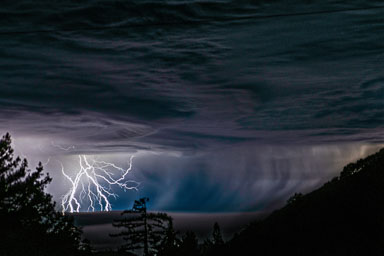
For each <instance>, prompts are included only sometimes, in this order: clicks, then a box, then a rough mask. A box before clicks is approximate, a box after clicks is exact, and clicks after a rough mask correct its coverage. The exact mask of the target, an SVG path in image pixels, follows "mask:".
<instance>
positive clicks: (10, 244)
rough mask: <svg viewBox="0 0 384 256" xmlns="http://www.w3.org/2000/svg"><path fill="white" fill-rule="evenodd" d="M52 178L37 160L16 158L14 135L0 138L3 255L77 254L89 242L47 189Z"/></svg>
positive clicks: (1, 252) (0, 247)
mask: <svg viewBox="0 0 384 256" xmlns="http://www.w3.org/2000/svg"><path fill="white" fill-rule="evenodd" d="M50 182H51V178H50V177H49V175H48V174H47V175H44V174H43V166H42V164H41V163H39V164H38V166H37V168H36V170H35V171H32V170H30V169H28V162H27V160H26V159H24V160H21V159H20V158H19V157H17V158H14V156H13V149H12V147H11V136H10V134H9V133H7V134H5V135H4V136H3V137H2V139H1V140H0V227H1V232H0V241H1V244H0V255H3V256H7V255H12V256H14V255H39V256H44V255H78V254H81V250H79V249H81V248H83V249H84V250H86V248H87V247H86V246H83V244H82V243H81V241H80V235H81V232H80V230H79V229H78V228H76V227H75V226H74V225H73V221H72V219H70V218H69V217H67V216H64V215H62V214H61V213H59V212H57V211H56V210H55V203H54V202H53V201H52V196H51V195H49V194H47V193H45V192H44V189H45V187H46V186H47V185H48V184H49V183H50Z"/></svg>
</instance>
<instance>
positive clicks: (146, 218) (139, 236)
mask: <svg viewBox="0 0 384 256" xmlns="http://www.w3.org/2000/svg"><path fill="white" fill-rule="evenodd" d="M148 201H149V199H148V198H141V199H139V200H135V202H134V205H133V207H132V209H131V210H125V211H124V212H122V215H128V216H125V217H124V218H123V219H118V220H115V221H114V223H113V226H114V227H117V228H124V229H125V230H123V231H121V232H120V233H117V234H110V236H112V237H123V239H124V240H125V242H126V243H125V244H124V245H123V246H122V248H121V250H122V251H124V252H133V251H136V250H143V254H144V256H148V255H152V254H157V253H158V251H159V250H160V248H161V245H162V242H163V241H164V237H165V236H166V234H167V231H168V232H169V229H170V227H171V228H172V218H171V217H169V216H168V215H167V214H165V213H148V212H147V204H146V203H147V202H148ZM172 229H173V228H172Z"/></svg>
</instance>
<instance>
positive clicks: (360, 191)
mask: <svg viewBox="0 0 384 256" xmlns="http://www.w3.org/2000/svg"><path fill="white" fill-rule="evenodd" d="M223 249H224V250H223V251H220V252H216V253H217V254H220V255H312V256H313V255H383V254H384V149H381V150H380V151H379V152H378V153H376V154H373V155H371V156H368V157H367V158H365V159H361V160H359V161H357V162H356V163H351V164H348V165H347V166H345V167H344V169H343V171H342V172H341V174H340V176H339V177H336V178H334V179H333V180H332V181H330V182H328V183H326V184H324V185H323V186H322V187H321V188H319V189H317V190H315V191H313V192H311V193H309V194H307V195H300V194H299V195H295V196H294V197H292V198H291V199H290V200H289V201H288V203H287V205H286V206H285V207H284V208H282V209H280V210H277V211H275V212H274V213H272V214H271V215H270V216H269V217H268V218H266V219H264V220H262V221H259V222H257V223H253V224H251V225H250V226H249V227H248V228H247V229H245V230H244V231H243V232H242V233H240V235H238V236H237V237H236V238H234V239H232V241H230V242H229V243H228V244H227V245H226V247H225V248H223Z"/></svg>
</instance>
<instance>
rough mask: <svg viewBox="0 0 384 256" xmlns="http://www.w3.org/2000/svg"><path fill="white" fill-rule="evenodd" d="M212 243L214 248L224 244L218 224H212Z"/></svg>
mask: <svg viewBox="0 0 384 256" xmlns="http://www.w3.org/2000/svg"><path fill="white" fill-rule="evenodd" d="M212 242H213V245H214V246H221V245H223V244H224V240H223V236H222V235H221V231H220V226H219V223H217V222H215V224H213V232H212Z"/></svg>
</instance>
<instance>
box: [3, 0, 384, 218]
mask: <svg viewBox="0 0 384 256" xmlns="http://www.w3.org/2000/svg"><path fill="white" fill-rule="evenodd" d="M101 3H102V1H101ZM101 3H100V4H101ZM231 4H232V5H233V4H234V3H231ZM190 7H191V6H189V5H187V6H182V8H186V10H189V9H188V8H190ZM304 7H305V6H304ZM304 7H303V6H301V7H300V8H304ZM345 7H350V6H345ZM4 8H8V9H9V10H12V8H17V6H12V5H11V4H10V5H9V6H6V7H4ZM46 8H48V9H49V8H51V7H50V6H49V5H48V6H47V7H46ZM62 8H63V9H62V10H63V14H62V16H60V17H61V18H62V17H67V16H68V17H69V16H70V15H73V16H74V17H71V19H64V18H63V19H62V20H61V18H60V17H58V18H57V20H56V19H53V18H52V17H56V16H55V15H56V12H57V10H58V9H55V8H53V7H52V8H51V9H49V10H50V11H48V12H46V13H50V15H51V16H50V15H48V16H42V17H41V19H39V18H36V17H38V16H36V17H35V18H34V19H33V20H32V21H31V23H30V24H32V25H34V26H35V27H34V29H47V28H49V29H55V28H56V29H60V28H63V27H65V26H67V25H68V24H66V23H65V22H64V20H69V21H68V22H69V23H76V22H80V21H81V20H83V21H84V20H87V19H89V20H88V23H87V22H85V23H87V24H91V25H92V24H95V23H97V24H99V23H105V22H106V21H105V20H99V21H98V22H96V21H95V20H93V18H94V17H83V16H78V15H80V13H81V12H80V13H77V12H75V11H73V10H74V9H71V7H68V6H63V7H62ZM84 8H87V7H84ZM135 8H140V5H137V6H136V7H135ZM172 8H176V7H175V6H173V7H172ZM172 8H171V9H169V10H173V9H172ZM180 8H181V7H180ZM199 8H201V12H202V13H203V14H204V15H208V14H209V13H210V11H212V10H211V9H209V8H211V7H210V6H209V5H207V6H205V5H202V6H199ZM252 8H256V9H258V10H259V12H260V14H263V13H264V14H269V13H270V12H271V10H272V9H273V8H272V7H270V6H269V5H263V4H261V5H260V6H259V5H257V6H252V5H250V6H248V11H249V10H250V9H252ZM305 8H307V7H305ZM305 8H304V9H305ZM176 9H177V8H176ZM192 9H193V8H192ZM229 9H231V10H232V9H233V8H232V7H231V8H228V10H227V11H228V12H229ZM182 10H185V9H182ZM193 10H195V9H193ZM118 11H119V10H116V12H118ZM277 11H281V10H276V9H274V12H277ZM32 12H33V11H32ZM239 12H240V13H239V15H244V14H246V13H247V10H239ZM242 12H244V13H242ZM170 13H173V12H170ZM203 14H201V15H203ZM232 14H233V13H231V15H232ZM147 15H156V14H149V13H147ZM183 15H185V13H184V11H181V14H180V15H179V16H180V17H183ZM204 15H203V16H204ZM236 15H237V14H236ZM382 15H383V10H382V9H377V10H369V11H361V12H351V11H350V12H344V13H338V14H337V15H332V14H329V15H328V16H327V18H326V19H324V16H321V15H318V16H314V15H309V16H305V15H302V16H299V17H286V18H284V20H283V18H276V19H264V20H263V19H260V20H257V22H255V21H243V22H239V23H236V22H230V21H228V22H222V23H220V24H200V25H193V26H187V27H180V26H165V27H162V26H155V27H148V26H145V27H143V28H132V29H127V30H117V31H116V30H104V31H98V30H95V31H77V32H76V31H75V32H70V31H69V32H68V31H67V32H65V31H64V32H63V31H61V32H60V31H59V32H52V33H43V34H39V33H24V34H23V33H20V34H2V35H0V36H1V39H0V88H1V94H0V131H1V132H3V133H4V132H6V131H9V132H11V134H12V135H13V138H14V145H15V148H16V150H17V153H18V154H20V155H23V156H26V157H28V158H29V159H30V162H31V165H33V164H36V163H37V161H38V160H40V161H42V162H44V163H46V166H45V167H46V168H45V169H46V170H47V171H49V172H50V173H51V175H52V176H53V178H54V181H53V184H52V186H51V187H50V188H48V190H49V191H50V192H52V193H53V195H54V198H55V199H56V200H57V201H60V197H61V196H62V195H63V193H64V192H65V191H66V190H67V189H68V183H67V182H66V181H65V179H64V178H63V176H62V174H61V172H60V168H59V167H60V166H59V164H58V163H59V162H58V161H60V162H62V163H64V165H65V167H66V168H67V169H68V170H72V171H75V170H76V168H78V166H77V164H78V162H77V155H78V154H85V155H88V156H90V157H97V158H98V159H107V160H111V161H112V160H113V161H114V162H115V163H119V164H120V165H122V166H125V167H126V166H127V163H128V162H127V159H128V158H129V156H130V155H135V158H134V168H133V171H132V173H131V174H130V175H131V177H130V178H134V179H135V180H137V181H139V182H140V188H139V191H138V192H135V191H127V192H124V191H117V192H116V193H118V195H119V198H118V199H116V200H114V201H113V207H114V209H124V208H126V207H127V205H130V202H131V200H133V199H135V198H138V197H139V196H149V197H150V198H151V207H153V209H159V210H167V211H188V212H194V211H199V212H220V211H262V210H266V209H272V208H274V207H276V206H278V205H281V204H282V203H284V201H285V200H286V199H287V198H288V197H289V196H290V195H292V194H293V193H295V192H303V191H309V190H310V189H313V188H315V187H317V186H319V185H321V184H322V183H323V182H325V181H327V179H329V178H331V177H332V176H334V175H337V173H338V172H339V171H340V170H341V169H340V168H342V166H343V165H344V164H346V163H348V162H350V161H354V160H357V159H358V158H360V157H364V156H366V155H367V154H369V153H372V152H374V151H375V150H377V149H378V148H380V147H381V146H382V145H383V143H384V142H383V138H384V136H383V135H384V130H383V124H384V105H383V104H384V72H383V71H382V69H379V68H378V67H381V66H382V65H381V64H382V59H383V47H382V45H380V43H381V42H382V33H376V32H375V29H376V27H377V26H381V25H383V20H382V18H381V17H382ZM176 16H177V15H176ZM179 16H177V17H179ZM15 17H16V18H15V19H17V17H18V16H17V15H16V16H15ZM80 17H81V19H80ZM114 17H116V19H118V21H116V20H115V21H113V24H115V23H114V22H121V23H123V24H126V23H128V24H130V22H136V21H137V20H135V18H136V19H137V17H136V16H132V17H131V19H132V20H130V18H129V17H126V16H124V15H121V14H119V15H117V16H114ZM147 18H148V17H147ZM157 18H159V17H157V16H156V17H154V18H153V19H154V20H156V19H157ZM47 20H50V21H52V22H50V23H48V22H46V21H47ZM139 21H140V20H139ZM17 24H18V25H17ZM371 24H375V25H374V26H371ZM14 26H16V27H13V29H14V30H17V29H19V30H20V29H25V28H26V27H25V26H27V23H23V22H21V21H20V22H19V23H15V25H14ZM17 26H20V27H17ZM60 148H61V149H60ZM62 148H66V149H68V150H63V149H62ZM48 160H49V161H48Z"/></svg>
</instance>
